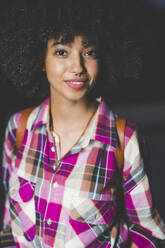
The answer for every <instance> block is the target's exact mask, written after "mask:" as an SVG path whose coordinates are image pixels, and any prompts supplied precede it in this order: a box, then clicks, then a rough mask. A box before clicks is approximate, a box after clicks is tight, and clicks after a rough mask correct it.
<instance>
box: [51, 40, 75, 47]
mask: <svg viewBox="0 0 165 248" xmlns="http://www.w3.org/2000/svg"><path fill="white" fill-rule="evenodd" d="M58 45H65V46H69V47H71V43H70V42H64V41H54V42H53V44H52V45H51V47H54V46H58Z"/></svg>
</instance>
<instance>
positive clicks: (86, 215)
mask: <svg viewBox="0 0 165 248" xmlns="http://www.w3.org/2000/svg"><path fill="white" fill-rule="evenodd" d="M114 218H115V206H114V201H111V200H103V201H102V200H93V199H87V198H82V197H75V198H73V199H72V204H71V211H70V218H69V223H70V225H71V226H72V229H73V230H74V232H76V233H77V234H78V235H80V233H81V235H88V234H89V235H91V233H92V232H93V233H95V234H96V235H97V236H98V237H99V236H101V235H102V234H103V233H105V232H106V230H107V229H108V227H109V225H110V224H111V223H112V222H113V221H114Z"/></svg>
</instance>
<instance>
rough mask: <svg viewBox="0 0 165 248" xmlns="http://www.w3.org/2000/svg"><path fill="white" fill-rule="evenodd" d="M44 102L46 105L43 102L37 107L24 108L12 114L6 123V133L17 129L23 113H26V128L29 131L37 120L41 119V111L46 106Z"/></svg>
mask: <svg viewBox="0 0 165 248" xmlns="http://www.w3.org/2000/svg"><path fill="white" fill-rule="evenodd" d="M45 102H46V103H47V101H46V100H45V101H44V102H43V103H41V104H40V105H38V106H34V107H30V108H26V109H23V110H20V111H18V112H16V113H14V114H13V115H12V116H11V117H10V119H9V121H8V125H7V131H8V132H12V131H14V130H16V129H17V128H18V126H19V122H20V119H21V116H22V114H23V113H26V115H27V124H26V128H27V129H29V130H30V129H31V128H32V127H33V126H34V125H35V124H36V122H37V121H39V119H38V118H39V117H40V118H42V111H43V109H45V106H47V104H46V103H45ZM14 132H16V131H14Z"/></svg>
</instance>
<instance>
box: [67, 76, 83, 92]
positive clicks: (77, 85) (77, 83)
mask: <svg viewBox="0 0 165 248" xmlns="http://www.w3.org/2000/svg"><path fill="white" fill-rule="evenodd" d="M86 82H87V79H82V78H81V79H80V78H79V79H71V80H65V83H66V84H67V85H68V86H69V87H70V88H72V89H75V90H79V89H81V88H83V87H84V86H85V84H86Z"/></svg>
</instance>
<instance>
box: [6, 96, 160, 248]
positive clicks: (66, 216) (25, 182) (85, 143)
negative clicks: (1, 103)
mask: <svg viewBox="0 0 165 248" xmlns="http://www.w3.org/2000/svg"><path fill="white" fill-rule="evenodd" d="M20 116H21V112H19V113H16V114H15V115H14V116H12V117H11V119H10V120H9V123H8V127H7V131H6V138H5V144H4V161H3V180H4V185H5V190H6V194H7V199H6V205H5V214H4V230H5V228H8V227H9V228H11V230H12V235H13V237H14V242H15V245H14V244H13V246H12V245H10V246H9V247H20V248H29V247H35V248H40V247H44V248H50V247H51V248H52V247H56V248H64V247H66V248H83V247H90V248H96V247H98V248H110V247H112V245H111V244H112V239H111V235H110V233H109V231H108V228H109V225H110V224H112V223H113V222H114V220H115V217H116V202H115V195H114V178H115V175H116V166H115V157H114V150H115V149H116V147H117V146H118V138H117V132H116V128H115V117H114V114H113V113H112V111H110V110H109V107H108V106H107V105H106V104H105V102H104V101H103V100H102V101H101V102H100V104H99V108H98V111H97V113H96V115H95V118H94V120H93V122H92V124H91V127H90V129H89V130H88V131H87V133H86V134H85V135H84V137H83V138H82V139H81V140H80V142H79V143H78V144H76V145H74V146H73V147H72V149H71V150H70V151H69V152H68V153H67V154H66V155H65V156H64V158H63V159H62V161H61V164H60V167H59V169H58V170H56V169H55V152H54V146H53V137H52V136H51V134H50V131H49V98H48V99H46V100H45V101H44V103H43V104H41V105H40V106H39V107H37V108H35V109H34V110H33V111H32V113H31V114H30V116H29V119H28V122H27V127H26V132H25V136H24V140H23V143H22V146H21V148H20V149H19V151H17V148H16V129H17V127H18V122H19V119H20ZM58 150H59V149H58ZM124 161H125V162H124V168H123V189H124V197H125V203H126V210H127V215H128V218H129V220H130V234H131V236H132V238H133V240H134V241H135V242H136V243H137V244H138V245H139V247H143V248H145V247H150V248H152V247H156V245H155V244H154V240H152V238H151V239H150V238H149V237H150V236H153V237H157V238H160V239H165V226H164V224H163V223H162V221H161V219H160V217H159V215H158V213H157V212H156V211H154V210H153V209H152V199H151V194H150V191H149V185H148V179H147V176H146V174H145V172H144V168H143V161H142V159H141V156H140V152H139V145H138V141H137V134H136V129H135V124H134V123H132V122H129V121H127V125H126V130H125V154H124ZM139 228H140V231H139ZM120 231H121V232H120V238H119V241H118V247H126V246H124V240H125V238H126V237H125V236H126V233H127V228H126V226H124V225H123V226H122V225H121V228H120ZM145 237H146V238H145Z"/></svg>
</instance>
